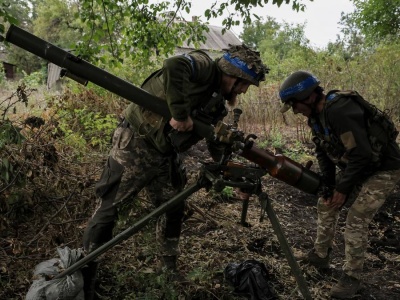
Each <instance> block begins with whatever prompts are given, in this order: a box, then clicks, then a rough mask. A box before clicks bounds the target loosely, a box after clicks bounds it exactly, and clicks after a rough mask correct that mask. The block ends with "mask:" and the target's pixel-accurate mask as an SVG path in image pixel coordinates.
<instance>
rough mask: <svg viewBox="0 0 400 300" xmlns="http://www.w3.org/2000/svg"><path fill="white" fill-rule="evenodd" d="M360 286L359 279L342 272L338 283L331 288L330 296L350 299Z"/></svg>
mask: <svg viewBox="0 0 400 300" xmlns="http://www.w3.org/2000/svg"><path fill="white" fill-rule="evenodd" d="M360 287H361V282H360V280H359V279H357V278H355V277H352V276H349V275H347V274H345V273H343V274H342V276H341V277H340V279H339V281H338V283H336V284H335V285H334V286H333V287H332V289H331V297H333V298H337V299H351V298H353V297H354V296H355V295H356V293H357V291H358V290H359V289H360Z"/></svg>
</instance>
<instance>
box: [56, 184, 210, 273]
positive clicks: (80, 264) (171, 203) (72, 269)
mask: <svg viewBox="0 0 400 300" xmlns="http://www.w3.org/2000/svg"><path fill="white" fill-rule="evenodd" d="M202 187H203V185H202V184H201V181H197V182H196V183H194V184H192V185H191V186H189V187H188V188H186V189H184V190H183V191H182V192H180V193H179V194H177V195H175V196H174V197H173V198H171V199H170V200H168V201H167V202H165V203H163V204H161V205H160V206H159V207H157V208H156V209H154V210H153V211H152V212H150V213H149V214H148V215H146V216H145V217H143V218H142V219H140V220H139V221H137V222H136V223H135V224H133V225H132V226H131V227H129V228H127V229H125V230H124V231H122V232H121V233H120V234H118V235H116V236H115V237H114V238H113V239H111V240H109V241H108V242H107V243H105V244H103V245H102V246H100V247H99V248H97V249H96V250H94V251H92V252H90V253H89V254H88V255H86V256H85V257H83V258H82V259H80V260H78V261H77V262H76V263H75V264H73V265H72V266H70V267H69V268H68V269H66V270H65V271H64V272H62V273H60V274H58V275H57V276H55V277H54V279H57V278H62V277H64V276H67V275H71V274H72V273H74V272H75V271H77V270H79V269H80V268H82V267H83V266H84V265H86V264H87V263H88V262H91V261H93V260H94V259H96V258H97V257H98V256H100V255H101V254H103V253H104V252H106V251H107V250H109V249H111V248H112V247H114V246H115V245H117V244H119V243H120V242H122V241H124V240H126V239H128V238H129V237H131V236H132V235H134V234H135V233H136V232H138V231H139V230H140V229H142V228H143V227H144V226H146V225H147V224H148V223H149V222H150V220H152V219H154V218H156V217H159V216H161V215H162V214H163V213H165V212H167V211H168V210H169V209H171V208H172V207H174V206H175V205H177V204H178V203H179V202H181V201H183V200H184V199H186V198H187V197H189V196H190V195H192V194H193V193H195V192H197V191H198V190H200V189H201V188H202Z"/></svg>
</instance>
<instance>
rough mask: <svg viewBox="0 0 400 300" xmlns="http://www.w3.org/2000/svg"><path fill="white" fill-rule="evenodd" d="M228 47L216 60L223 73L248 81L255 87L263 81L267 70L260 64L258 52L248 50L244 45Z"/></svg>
mask: <svg viewBox="0 0 400 300" xmlns="http://www.w3.org/2000/svg"><path fill="white" fill-rule="evenodd" d="M229 46H230V47H229V49H225V53H224V54H223V56H222V57H221V58H220V59H219V60H218V67H219V68H220V69H221V70H222V71H223V72H224V73H226V74H228V75H231V76H235V77H238V78H242V79H245V80H248V81H250V82H251V83H252V84H254V85H256V86H258V85H259V84H260V81H263V80H265V74H268V72H269V68H268V67H267V66H265V65H264V64H263V63H262V61H261V58H260V52H258V51H254V50H252V49H250V48H249V47H247V46H246V45H245V44H242V45H229Z"/></svg>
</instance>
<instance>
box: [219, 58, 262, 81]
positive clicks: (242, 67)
mask: <svg viewBox="0 0 400 300" xmlns="http://www.w3.org/2000/svg"><path fill="white" fill-rule="evenodd" d="M223 58H224V59H225V60H226V61H228V62H229V63H230V64H232V65H233V66H235V67H236V68H238V69H240V70H242V71H243V72H245V73H246V74H248V75H250V76H251V77H252V78H254V79H255V80H257V81H259V80H260V76H262V72H261V73H260V74H257V73H256V72H254V71H253V70H252V69H249V68H248V66H247V64H246V63H245V62H244V61H243V60H241V59H240V58H239V57H232V56H231V55H230V54H229V53H228V52H225V53H224V55H223Z"/></svg>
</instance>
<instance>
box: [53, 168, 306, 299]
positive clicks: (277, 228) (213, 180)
mask: <svg viewBox="0 0 400 300" xmlns="http://www.w3.org/2000/svg"><path fill="white" fill-rule="evenodd" d="M221 170H223V166H221V165H220V164H209V165H205V164H203V167H202V169H201V172H200V175H199V178H198V179H197V181H196V182H195V183H193V184H192V185H190V186H189V187H187V188H186V189H184V190H183V191H182V192H180V193H178V194H177V195H175V196H174V197H173V198H171V199H170V200H168V201H167V202H165V203H163V204H161V205H160V206H158V207H157V208H156V209H154V210H153V211H151V212H150V213H149V214H148V215H146V216H144V217H143V218H142V219H140V220H139V221H137V222H136V223H135V224H133V225H132V226H131V227H129V228H127V229H125V230H124V231H122V232H121V233H119V234H118V235H116V236H115V237H114V238H113V239H111V240H110V241H108V242H107V243H105V244H103V245H102V246H100V247H99V248H97V249H96V250H94V251H92V252H90V253H89V254H88V255H86V256H85V257H83V258H82V259H80V260H79V261H77V262H76V263H75V264H73V265H71V266H70V267H69V268H67V269H66V270H64V271H63V272H62V273H60V274H58V275H57V276H55V277H54V278H53V279H57V278H62V277H64V276H67V275H71V274H72V273H74V272H75V271H77V270H79V269H81V268H82V267H84V266H85V265H87V264H88V263H89V262H91V261H93V260H95V259H96V258H97V257H99V256H100V255H101V254H103V253H105V252H106V251H108V250H109V249H111V248H112V247H114V246H115V245H117V244H119V243H120V242H122V241H124V240H126V239H128V238H129V237H131V236H133V235H134V234H135V233H137V232H138V231H140V230H141V229H142V228H144V227H145V226H146V225H147V224H148V223H149V222H150V221H151V220H152V219H155V218H157V217H159V216H161V215H162V214H164V213H165V212H167V211H168V210H170V209H171V208H172V207H174V206H175V205H177V204H178V203H179V202H181V201H184V200H185V199H187V198H188V197H189V196H191V195H192V194H194V193H195V192H197V191H199V190H200V189H201V188H206V189H210V188H216V190H217V191H221V190H222V189H223V188H224V187H225V186H232V187H237V188H243V189H245V190H246V191H249V192H250V194H256V195H258V197H259V198H260V201H261V203H262V204H263V206H265V207H263V209H265V211H266V212H267V215H268V217H269V219H270V221H271V224H272V227H273V229H274V232H275V234H276V235H277V237H278V240H279V244H280V246H281V248H282V251H283V252H284V253H285V256H286V259H287V260H288V263H289V266H290V268H291V270H292V272H293V275H294V276H295V279H296V282H297V284H298V286H299V289H300V292H301V293H302V295H303V297H304V299H306V300H312V298H311V295H310V292H309V290H308V287H307V283H306V281H305V279H304V277H303V276H302V274H301V270H300V267H299V265H298V263H297V261H296V260H295V258H294V256H293V253H292V251H291V248H290V246H289V244H288V242H287V240H286V237H285V235H284V233H283V231H282V228H281V225H280V223H279V221H278V218H277V217H276V214H275V211H274V210H273V208H272V206H271V202H270V199H269V197H268V195H267V194H266V193H264V192H262V191H261V184H260V183H259V182H258V181H257V178H261V176H263V175H264V173H265V171H263V170H261V169H259V170H261V171H257V170H252V169H251V168H247V170H244V172H247V173H246V174H247V176H248V177H246V178H245V180H242V181H232V180H225V179H222V177H221V175H220V174H221ZM261 173H262V175H261ZM260 175H261V176H260ZM254 179H256V180H255V181H254V182H253V180H254Z"/></svg>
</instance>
